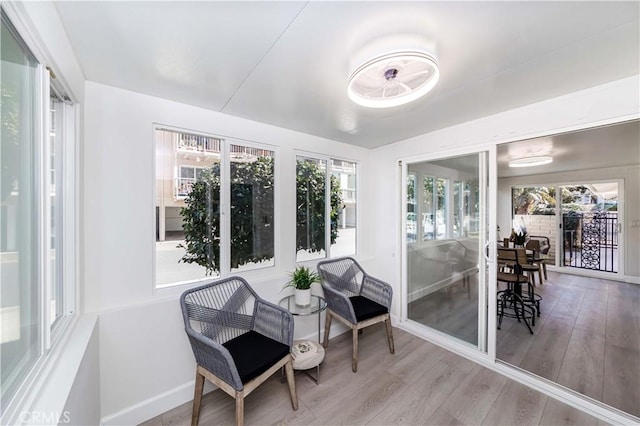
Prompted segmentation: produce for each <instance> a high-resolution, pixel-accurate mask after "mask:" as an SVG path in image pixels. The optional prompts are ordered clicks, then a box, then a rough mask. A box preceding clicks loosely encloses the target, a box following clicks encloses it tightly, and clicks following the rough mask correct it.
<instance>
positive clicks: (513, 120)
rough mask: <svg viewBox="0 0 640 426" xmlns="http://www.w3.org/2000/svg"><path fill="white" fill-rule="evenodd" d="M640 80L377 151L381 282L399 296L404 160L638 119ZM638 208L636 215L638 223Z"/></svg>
mask: <svg viewBox="0 0 640 426" xmlns="http://www.w3.org/2000/svg"><path fill="white" fill-rule="evenodd" d="M639 83H640V76H634V77H629V78H626V79H622V80H618V81H614V82H611V83H607V84H604V85H601V86H597V87H594V88H590V89H586V90H582V91H579V92H575V93H572V94H569V95H565V96H561V97H558V98H554V99H549V100H546V101H543V102H538V103H535V104H532V105H527V106H524V107H521V108H517V109H514V110H510V111H506V112H503V113H499V114H495V115H492V116H488V117H484V118H481V119H478V120H474V121H471V122H468V123H464V124H461V125H457V126H453V127H449V128H445V129H442V130H438V131H435V132H432V133H429V134H425V135H421V136H418V137H415V138H411V139H407V140H405V141H401V142H398V143H395V144H392V145H387V146H384V147H381V148H378V149H376V150H374V151H373V153H372V159H371V167H372V168H373V169H374V170H376V173H375V176H372V177H371V178H372V179H373V180H372V181H371V186H372V187H375V188H376V190H377V192H376V196H375V198H372V199H371V200H372V202H373V203H374V204H373V205H370V206H367V207H365V208H367V210H368V211H369V212H370V213H371V214H372V218H371V219H372V220H373V222H374V223H375V224H376V227H375V229H376V232H375V233H372V234H373V236H374V237H375V240H374V241H373V242H372V243H373V245H374V247H375V253H376V255H375V260H376V262H375V264H374V266H375V269H376V271H377V272H378V273H379V276H380V277H381V278H382V279H386V280H387V281H389V282H391V283H395V287H394V291H395V294H398V295H399V294H401V288H400V271H401V259H400V255H401V240H400V225H399V224H400V223H401V216H400V212H401V210H400V209H401V205H402V202H403V201H402V199H401V182H400V170H401V169H400V167H399V166H398V161H400V160H403V159H404V160H407V159H412V160H422V159H426V158H429V156H434V155H436V154H437V155H438V156H454V155H459V154H461V153H466V152H469V151H470V150H474V149H487V148H488V147H490V146H494V145H496V144H499V143H504V142H512V141H516V140H521V139H529V138H533V137H539V136H544V135H551V134H557V133H563V132H566V131H570V130H576V129H580V128H586V127H593V126H596V125H600V124H606V123H611V122H617V121H623V120H628V119H631V118H637V117H639V116H640V100H639V99H638V93H639V91H640V84H639ZM639 212H640V210H638V209H636V210H635V212H634V215H633V217H627V219H626V220H627V221H631V220H634V219H636V220H637V219H638V214H639ZM394 314H395V315H398V316H399V315H400V314H401V306H400V298H399V297H396V298H394Z"/></svg>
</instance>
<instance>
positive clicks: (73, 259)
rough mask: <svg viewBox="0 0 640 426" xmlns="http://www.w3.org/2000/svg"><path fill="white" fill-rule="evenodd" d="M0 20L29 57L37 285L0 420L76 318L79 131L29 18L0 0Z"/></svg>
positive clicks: (30, 387) (47, 367) (23, 395)
mask: <svg viewBox="0 0 640 426" xmlns="http://www.w3.org/2000/svg"><path fill="white" fill-rule="evenodd" d="M0 9H1V14H2V21H3V25H5V24H8V26H9V29H10V31H12V32H14V33H15V35H16V36H17V37H18V38H19V41H20V43H21V44H22V45H23V48H25V49H26V50H27V51H28V52H29V53H30V54H31V55H32V56H33V58H34V59H35V61H36V62H37V67H36V70H35V91H34V95H33V98H32V99H31V101H32V102H34V105H33V108H34V120H35V122H34V123H33V128H32V131H33V132H34V141H33V146H32V149H33V151H34V161H33V167H34V171H33V187H32V190H33V194H34V210H35V213H34V218H33V233H34V237H33V239H34V246H35V250H34V255H35V257H34V259H33V265H32V267H33V268H34V270H35V275H34V277H35V280H36V281H37V284H36V285H35V286H34V288H36V291H37V298H38V303H37V305H36V306H37V309H38V310H39V313H38V315H39V318H38V324H37V327H38V332H37V334H38V338H37V342H36V345H37V351H38V355H37V357H36V359H35V362H34V363H33V365H31V366H30V367H29V368H28V369H27V373H26V375H25V376H24V377H23V378H22V380H21V382H20V385H19V386H18V387H17V388H16V390H15V392H14V393H13V395H11V397H10V398H9V399H8V400H7V402H6V404H4V406H3V410H2V412H0V423H3V424H4V423H7V424H11V423H15V422H17V421H18V420H17V419H18V417H17V416H18V415H19V413H20V411H21V410H23V409H24V407H26V406H27V404H28V403H30V402H31V401H32V399H33V398H34V395H35V394H37V393H38V391H39V390H40V389H42V388H43V387H44V384H45V382H46V380H47V378H48V376H49V374H50V373H51V371H52V366H53V363H54V362H55V361H56V359H57V357H58V356H59V352H60V349H61V346H60V345H61V344H62V343H61V342H62V341H64V340H65V339H66V338H67V337H68V335H69V333H70V332H71V330H72V328H73V327H72V324H74V323H75V321H77V315H76V311H77V306H78V299H77V294H78V293H77V283H78V280H77V277H78V263H77V247H78V244H79V234H78V223H77V217H78V208H79V203H78V194H79V181H78V179H77V170H78V155H77V150H78V135H79V134H80V133H79V106H78V103H77V102H74V101H72V99H73V95H72V92H71V90H69V88H68V86H67V84H66V83H65V82H64V81H63V80H61V79H60V78H56V76H55V75H54V74H53V72H52V71H51V70H50V68H49V67H48V66H46V65H45V64H48V63H55V61H53V60H52V58H51V56H50V55H49V53H48V51H47V50H46V49H43V48H42V44H41V41H40V40H37V39H36V38H34V36H33V34H34V33H33V31H32V30H31V27H30V24H29V23H27V22H26V21H25V19H24V18H23V13H22V11H21V9H20V8H19V6H18V5H16V4H14V3H11V2H9V3H3V4H2V5H1V7H0ZM52 86H53V87H54V89H53V90H54V91H55V92H56V93H57V94H58V95H59V96H60V97H61V99H63V100H64V108H63V109H64V111H63V117H62V118H61V120H60V123H61V124H62V125H63V128H62V129H61V131H62V137H61V138H60V143H61V147H60V150H59V151H60V154H61V155H60V157H61V158H59V159H57V161H58V164H62V165H63V166H62V167H61V174H60V175H59V176H57V180H56V184H59V185H61V191H60V194H61V200H60V204H61V207H60V209H59V211H58V213H59V214H60V215H61V217H60V218H59V219H60V223H61V224H62V225H61V235H60V239H61V242H60V243H61V244H60V245H59V247H61V248H62V251H61V253H60V255H58V256H56V260H55V261H56V263H57V265H56V267H57V270H58V272H59V274H58V276H59V277H60V278H61V283H60V284H61V285H62V286H63V287H62V300H61V303H62V311H61V315H60V317H59V318H57V320H56V321H55V322H53V323H50V320H49V319H50V313H51V312H50V311H51V305H50V302H49V301H50V293H51V289H50V280H51V276H52V272H51V269H52V268H51V266H50V258H51V253H50V247H51V199H50V192H49V190H50V184H51V181H52V179H51V173H50V170H51V167H50V166H51V158H50V136H49V134H50V126H51V106H50V101H51V98H50V96H51V91H52Z"/></svg>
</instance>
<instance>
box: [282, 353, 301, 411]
mask: <svg viewBox="0 0 640 426" xmlns="http://www.w3.org/2000/svg"><path fill="white" fill-rule="evenodd" d="M284 369H285V371H286V374H287V384H288V385H289V394H290V395H291V406H292V407H293V409H294V410H297V409H298V395H297V394H296V382H295V378H294V377H293V363H292V362H291V361H289V362H287V363H286V364H285V365H284Z"/></svg>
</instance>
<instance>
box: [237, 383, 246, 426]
mask: <svg viewBox="0 0 640 426" xmlns="http://www.w3.org/2000/svg"><path fill="white" fill-rule="evenodd" d="M243 425H244V392H238V391H236V426H243Z"/></svg>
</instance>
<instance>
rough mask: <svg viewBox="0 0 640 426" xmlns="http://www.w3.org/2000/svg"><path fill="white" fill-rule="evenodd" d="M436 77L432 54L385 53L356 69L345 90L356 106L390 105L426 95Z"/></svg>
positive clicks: (434, 83)
mask: <svg viewBox="0 0 640 426" xmlns="http://www.w3.org/2000/svg"><path fill="white" fill-rule="evenodd" d="M439 78H440V70H439V68H438V62H437V60H436V58H435V56H433V55H431V54H428V53H425V52H418V51H410V52H406V51H405V52H396V53H389V54H386V55H382V56H378V57H376V58H374V59H371V60H369V61H367V62H365V63H364V64H362V65H360V66H359V67H358V68H356V70H355V71H354V72H353V73H352V74H351V76H350V77H349V84H348V85H347V93H348V95H349V98H350V99H351V100H352V101H353V102H355V103H356V104H358V105H361V106H365V107H369V108H390V107H394V106H398V105H403V104H406V103H409V102H412V101H414V100H416V99H418V98H420V97H422V96H424V95H426V94H427V93H429V92H430V91H431V90H432V89H433V88H434V87H435V85H436V84H437V83H438V80H439Z"/></svg>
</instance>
